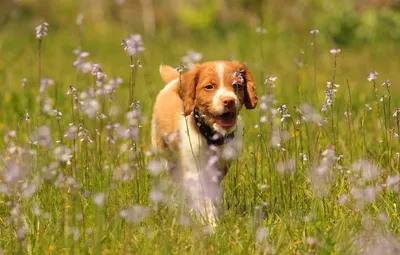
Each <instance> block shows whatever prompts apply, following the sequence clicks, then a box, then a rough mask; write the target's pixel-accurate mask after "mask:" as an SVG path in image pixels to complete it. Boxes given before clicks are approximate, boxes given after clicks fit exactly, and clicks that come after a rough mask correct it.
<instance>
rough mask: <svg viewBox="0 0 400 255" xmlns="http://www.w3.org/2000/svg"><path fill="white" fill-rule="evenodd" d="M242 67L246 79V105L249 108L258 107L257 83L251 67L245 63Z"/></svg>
mask: <svg viewBox="0 0 400 255" xmlns="http://www.w3.org/2000/svg"><path fill="white" fill-rule="evenodd" d="M242 69H243V70H244V75H245V80H246V88H245V91H244V105H245V106H246V108H247V109H254V108H256V106H257V102H258V97H257V92H256V85H255V83H254V79H253V76H252V75H251V73H250V71H249V69H247V67H246V66H245V65H242Z"/></svg>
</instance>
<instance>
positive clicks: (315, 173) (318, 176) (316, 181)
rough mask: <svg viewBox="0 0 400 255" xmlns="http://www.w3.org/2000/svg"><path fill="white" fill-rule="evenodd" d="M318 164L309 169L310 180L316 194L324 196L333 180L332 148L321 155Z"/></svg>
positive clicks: (333, 162) (333, 151) (333, 152)
mask: <svg viewBox="0 0 400 255" xmlns="http://www.w3.org/2000/svg"><path fill="white" fill-rule="evenodd" d="M321 156H322V158H321V159H320V162H319V164H318V165H317V166H316V167H314V168H313V169H311V173H310V179H311V183H312V185H313V188H314V190H315V192H316V194H318V195H321V196H324V195H326V194H327V192H328V191H329V187H330V183H331V181H332V180H333V174H334V172H333V171H332V169H333V167H334V166H335V162H336V160H335V159H336V156H335V150H334V149H333V148H328V149H326V150H325V151H323V152H322V154H321Z"/></svg>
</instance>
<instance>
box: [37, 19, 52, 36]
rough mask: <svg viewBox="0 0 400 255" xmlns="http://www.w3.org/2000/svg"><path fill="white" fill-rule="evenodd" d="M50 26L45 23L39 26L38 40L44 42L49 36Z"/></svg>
mask: <svg viewBox="0 0 400 255" xmlns="http://www.w3.org/2000/svg"><path fill="white" fill-rule="evenodd" d="M48 27H49V24H48V23H47V22H45V21H43V22H42V23H41V24H40V25H39V26H37V27H36V38H37V39H39V40H42V38H43V37H45V36H47V30H48Z"/></svg>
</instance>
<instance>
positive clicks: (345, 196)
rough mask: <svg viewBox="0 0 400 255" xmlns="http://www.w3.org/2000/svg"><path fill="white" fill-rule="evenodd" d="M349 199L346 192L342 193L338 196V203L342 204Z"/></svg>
mask: <svg viewBox="0 0 400 255" xmlns="http://www.w3.org/2000/svg"><path fill="white" fill-rule="evenodd" d="M348 201H349V196H348V195H346V194H343V195H342V196H341V197H340V198H339V201H338V202H339V204H341V205H344V204H346V203H347V202H348Z"/></svg>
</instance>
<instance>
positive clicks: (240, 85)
mask: <svg viewBox="0 0 400 255" xmlns="http://www.w3.org/2000/svg"><path fill="white" fill-rule="evenodd" d="M232 86H233V88H234V89H235V90H239V91H240V90H243V85H242V84H239V83H234V84H232Z"/></svg>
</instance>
